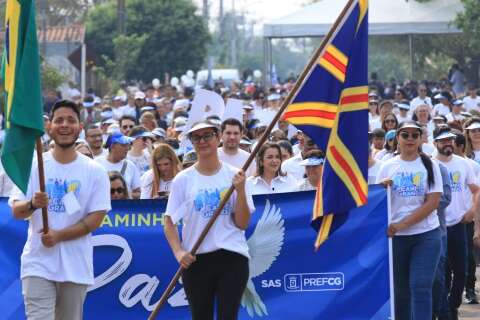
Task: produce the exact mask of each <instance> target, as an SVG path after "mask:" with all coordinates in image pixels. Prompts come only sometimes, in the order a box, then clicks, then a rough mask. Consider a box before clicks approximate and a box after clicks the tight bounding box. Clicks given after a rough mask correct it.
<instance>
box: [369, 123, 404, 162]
mask: <svg viewBox="0 0 480 320" xmlns="http://www.w3.org/2000/svg"><path fill="white" fill-rule="evenodd" d="M397 145H398V141H397V137H396V130H390V131H388V132H387V133H386V134H385V145H384V146H383V149H382V150H380V151H379V152H377V153H376V154H375V157H374V159H375V160H381V161H386V160H388V159H391V158H393V157H394V155H395V152H396V151H397Z"/></svg>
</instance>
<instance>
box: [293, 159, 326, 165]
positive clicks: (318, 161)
mask: <svg viewBox="0 0 480 320" xmlns="http://www.w3.org/2000/svg"><path fill="white" fill-rule="evenodd" d="M324 162H325V159H323V158H316V157H312V158H307V159H305V160H302V161H300V163H299V164H300V165H301V166H319V165H322V164H323V163H324Z"/></svg>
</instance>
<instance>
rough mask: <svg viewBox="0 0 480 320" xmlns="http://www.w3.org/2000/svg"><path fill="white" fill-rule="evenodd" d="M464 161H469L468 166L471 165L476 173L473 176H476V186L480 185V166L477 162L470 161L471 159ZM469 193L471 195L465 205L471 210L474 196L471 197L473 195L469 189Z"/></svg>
mask: <svg viewBox="0 0 480 320" xmlns="http://www.w3.org/2000/svg"><path fill="white" fill-rule="evenodd" d="M463 159H465V160H467V162H468V164H469V165H470V167H471V168H472V170H473V173H474V175H473V176H474V179H475V184H476V185H480V164H479V163H478V162H476V161H475V160H473V159H470V158H463ZM467 191H468V192H469V193H470V196H469V197H467V198H466V199H465V205H466V206H467V207H468V208H471V207H472V203H473V199H472V196H471V194H472V193H471V191H470V189H467Z"/></svg>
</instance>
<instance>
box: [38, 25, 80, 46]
mask: <svg viewBox="0 0 480 320" xmlns="http://www.w3.org/2000/svg"><path fill="white" fill-rule="evenodd" d="M46 33H47V35H46V39H47V43H65V42H78V43H83V42H84V40H85V26H84V25H70V26H55V27H47V32H46ZM44 35H45V32H43V30H42V29H38V33H37V36H38V42H43V41H44Z"/></svg>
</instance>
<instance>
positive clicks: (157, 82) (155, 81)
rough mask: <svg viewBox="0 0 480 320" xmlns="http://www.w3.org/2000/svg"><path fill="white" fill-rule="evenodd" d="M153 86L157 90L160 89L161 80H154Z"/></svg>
mask: <svg viewBox="0 0 480 320" xmlns="http://www.w3.org/2000/svg"><path fill="white" fill-rule="evenodd" d="M152 86H153V87H154V88H156V89H158V88H160V80H158V79H157V78H155V79H153V80H152Z"/></svg>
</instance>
